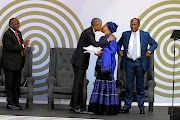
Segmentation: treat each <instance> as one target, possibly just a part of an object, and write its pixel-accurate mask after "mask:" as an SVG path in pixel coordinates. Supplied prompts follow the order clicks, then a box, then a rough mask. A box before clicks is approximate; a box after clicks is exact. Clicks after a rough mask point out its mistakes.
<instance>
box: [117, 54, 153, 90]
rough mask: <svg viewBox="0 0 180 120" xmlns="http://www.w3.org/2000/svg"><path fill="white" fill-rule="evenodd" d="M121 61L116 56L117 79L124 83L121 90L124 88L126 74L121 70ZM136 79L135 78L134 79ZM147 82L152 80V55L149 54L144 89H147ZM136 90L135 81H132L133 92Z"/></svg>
mask: <svg viewBox="0 0 180 120" xmlns="http://www.w3.org/2000/svg"><path fill="white" fill-rule="evenodd" d="M121 59H122V57H120V56H118V68H117V79H118V80H122V81H123V82H124V86H123V88H126V73H125V70H123V71H122V70H121V68H120V65H121ZM135 79H136V78H135ZM149 80H154V54H151V56H150V58H149V70H148V71H147V72H146V73H145V75H144V89H145V90H146V89H147V82H148V81H149ZM135 89H136V80H134V90H135Z"/></svg>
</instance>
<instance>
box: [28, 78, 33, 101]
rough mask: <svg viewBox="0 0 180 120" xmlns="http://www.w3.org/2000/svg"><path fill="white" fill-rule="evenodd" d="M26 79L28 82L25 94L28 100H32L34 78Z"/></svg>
mask: <svg viewBox="0 0 180 120" xmlns="http://www.w3.org/2000/svg"><path fill="white" fill-rule="evenodd" d="M27 79H28V81H27V94H28V97H29V98H33V95H34V90H33V87H34V82H35V78H34V77H28V78H27Z"/></svg>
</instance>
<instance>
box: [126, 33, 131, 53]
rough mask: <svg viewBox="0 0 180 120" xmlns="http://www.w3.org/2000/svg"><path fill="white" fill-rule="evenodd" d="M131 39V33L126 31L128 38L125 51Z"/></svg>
mask: <svg viewBox="0 0 180 120" xmlns="http://www.w3.org/2000/svg"><path fill="white" fill-rule="evenodd" d="M130 38H131V31H128V38H127V50H128V47H129V40H130Z"/></svg>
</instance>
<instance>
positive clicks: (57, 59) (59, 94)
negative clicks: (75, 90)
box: [46, 48, 89, 110]
mask: <svg viewBox="0 0 180 120" xmlns="http://www.w3.org/2000/svg"><path fill="white" fill-rule="evenodd" d="M74 51H75V48H51V49H50V63H49V77H48V78H47V80H46V81H47V84H48V108H49V109H52V108H54V99H71V95H72V86H73V82H74V71H73V68H72V64H71V63H70V61H71V57H72V54H73V53H74ZM88 83H89V81H88V80H87V79H84V86H83V109H84V110H86V99H87V85H88Z"/></svg>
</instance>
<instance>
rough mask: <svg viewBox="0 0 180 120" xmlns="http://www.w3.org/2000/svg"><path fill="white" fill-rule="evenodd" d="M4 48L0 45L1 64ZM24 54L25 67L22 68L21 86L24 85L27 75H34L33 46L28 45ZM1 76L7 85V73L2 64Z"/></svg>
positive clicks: (0, 68)
mask: <svg viewBox="0 0 180 120" xmlns="http://www.w3.org/2000/svg"><path fill="white" fill-rule="evenodd" d="M2 49H3V47H2V46H0V65H1V59H2ZM24 56H25V63H24V67H23V69H22V74H21V86H23V85H24V83H25V81H26V78H27V77H32V48H31V47H27V48H26V49H24ZM0 76H1V77H2V78H3V81H2V84H1V85H3V86H4V85H5V75H4V71H3V68H2V66H0Z"/></svg>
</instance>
